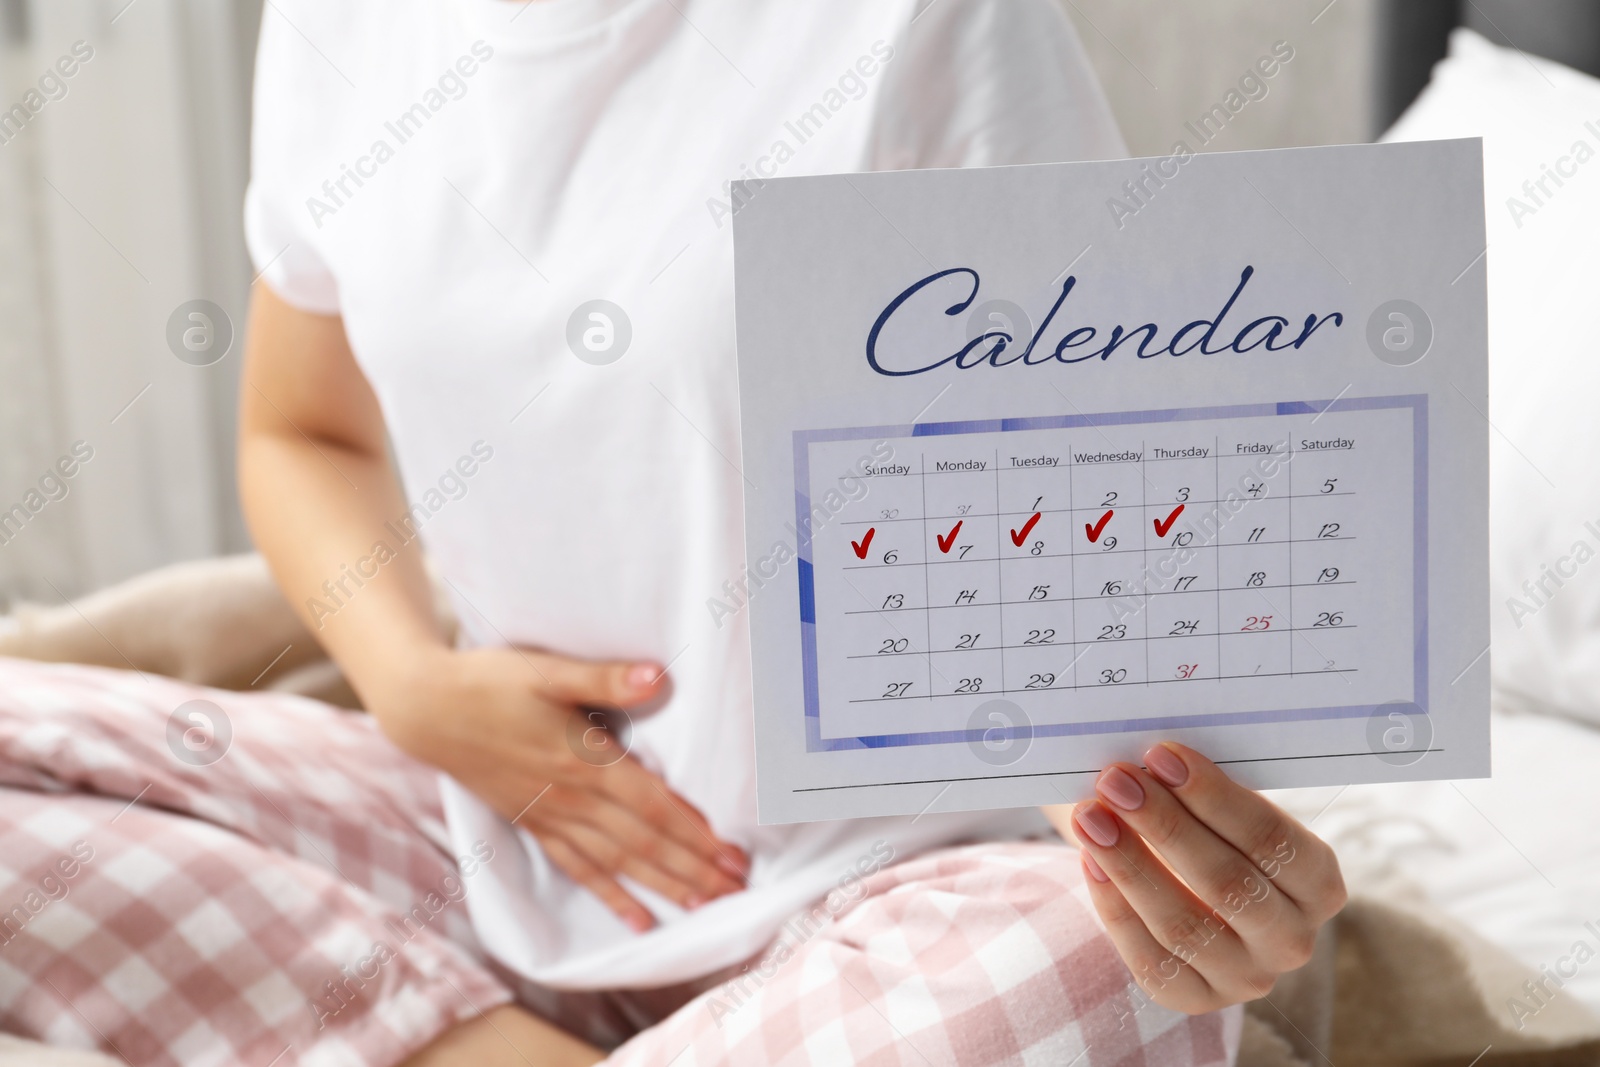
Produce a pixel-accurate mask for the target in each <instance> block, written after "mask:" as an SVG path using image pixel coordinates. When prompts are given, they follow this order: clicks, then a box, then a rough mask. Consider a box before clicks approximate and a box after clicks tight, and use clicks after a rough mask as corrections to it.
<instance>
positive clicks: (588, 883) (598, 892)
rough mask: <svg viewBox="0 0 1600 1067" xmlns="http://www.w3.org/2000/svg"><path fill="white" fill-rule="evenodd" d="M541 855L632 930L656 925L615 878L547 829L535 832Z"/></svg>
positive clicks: (646, 911)
mask: <svg viewBox="0 0 1600 1067" xmlns="http://www.w3.org/2000/svg"><path fill="white" fill-rule="evenodd" d="M535 836H536V837H538V839H539V845H540V847H542V848H543V849H544V854H545V855H546V856H548V857H550V862H551V863H554V864H555V865H556V866H557V867H560V868H561V869H562V870H563V871H565V872H566V873H567V877H568V878H571V879H572V880H573V881H574V882H577V883H578V884H579V885H581V886H583V887H584V888H585V889H587V890H589V892H591V893H593V894H594V895H595V896H597V897H599V898H600V902H601V903H602V904H604V905H605V906H606V907H608V908H610V909H611V910H612V911H613V912H615V913H616V916H617V918H619V919H621V920H622V921H623V922H624V923H626V924H628V926H629V927H631V928H632V929H633V930H635V931H637V932H639V933H641V934H642V933H644V932H645V931H646V930H648V929H650V928H651V927H652V926H654V925H655V924H656V920H655V917H654V916H653V915H651V914H650V909H648V908H646V907H645V906H644V905H643V904H641V903H639V902H638V901H637V900H634V899H633V897H631V896H629V895H628V892H627V890H625V889H623V888H622V887H621V886H620V885H618V884H617V881H616V879H614V878H612V877H611V876H610V875H608V874H606V873H605V872H603V871H601V870H600V868H599V867H597V866H596V865H595V864H594V863H593V862H591V861H590V860H589V859H588V857H586V856H585V855H584V854H583V853H582V852H580V851H579V850H578V849H577V848H576V847H574V846H573V845H572V844H570V843H568V842H567V841H566V840H565V839H563V838H562V837H561V836H560V835H559V834H557V833H554V832H552V831H550V830H544V831H543V832H536V833H535Z"/></svg>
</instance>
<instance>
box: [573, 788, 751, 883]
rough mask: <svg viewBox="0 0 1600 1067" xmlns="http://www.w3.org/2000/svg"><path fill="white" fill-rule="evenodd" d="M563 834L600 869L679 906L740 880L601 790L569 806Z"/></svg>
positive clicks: (740, 881)
mask: <svg viewBox="0 0 1600 1067" xmlns="http://www.w3.org/2000/svg"><path fill="white" fill-rule="evenodd" d="M569 810H570V811H571V812H572V816H571V818H572V820H573V823H572V826H571V828H570V829H569V830H568V831H567V837H568V838H569V839H570V840H571V841H572V843H573V844H575V845H577V846H578V847H579V848H581V849H583V851H584V853H585V854H586V855H587V856H588V857H589V858H590V859H591V860H593V861H594V862H595V863H597V864H599V866H600V867H601V869H602V870H605V871H608V872H614V873H615V872H620V873H622V874H626V875H627V876H628V877H630V878H633V879H635V880H636V881H638V882H640V883H641V884H643V885H647V886H649V887H650V888H651V889H654V890H655V891H656V892H658V893H660V894H662V895H663V896H665V897H667V898H668V899H670V900H673V901H675V902H677V903H678V904H679V905H681V906H683V907H686V908H692V907H696V906H698V905H699V904H702V903H704V902H705V901H707V900H711V899H712V898H714V897H720V896H724V895H726V894H728V893H737V892H738V891H739V890H741V889H743V888H744V883H743V881H742V880H741V879H736V878H735V877H734V876H733V875H731V874H729V873H727V872H726V871H724V870H723V869H722V868H721V867H719V866H718V865H717V864H716V863H715V862H713V861H710V860H707V859H705V858H704V857H702V856H699V855H696V854H695V853H693V852H690V851H689V850H688V849H686V848H684V847H683V846H682V845H680V844H678V843H677V842H676V841H674V840H673V839H672V838H670V837H667V836H665V835H664V834H661V833H658V832H657V831H656V830H655V829H654V828H653V827H651V826H650V825H649V824H647V823H645V822H644V821H643V820H641V819H639V818H638V817H637V816H636V815H635V814H634V813H633V812H631V811H629V810H628V809H627V808H624V807H622V806H621V805H619V804H617V803H615V802H614V801H612V800H611V799H610V798H609V797H607V796H606V795H605V794H602V793H591V794H590V795H589V798H588V802H587V803H583V804H580V805H576V806H573V807H571V808H570V809H569Z"/></svg>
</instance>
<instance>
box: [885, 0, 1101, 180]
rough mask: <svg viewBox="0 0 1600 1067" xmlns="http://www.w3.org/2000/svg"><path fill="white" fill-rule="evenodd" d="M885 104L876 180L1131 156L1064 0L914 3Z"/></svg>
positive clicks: (890, 70)
mask: <svg viewBox="0 0 1600 1067" xmlns="http://www.w3.org/2000/svg"><path fill="white" fill-rule="evenodd" d="M880 93H881V95H880V97H879V102H878V109H877V116H876V120H875V129H874V132H873V140H872V157H873V159H872V161H873V165H874V169H882V170H907V169H917V168H924V167H984V166H1005V165H1009V164H1019V163H1059V162H1065V161H1068V160H1078V159H1119V158H1123V157H1125V156H1126V155H1127V147H1126V145H1125V144H1124V143H1123V140H1122V135H1121V133H1120V132H1119V131H1118V129H1117V124H1116V120H1115V119H1114V118H1113V117H1112V115H1111V109H1110V106H1109V105H1108V104H1107V103H1106V98H1105V94H1104V92H1102V91H1101V88H1100V83H1099V81H1098V80H1097V79H1096V77H1095V74H1094V71H1093V69H1092V68H1091V67H1090V65H1089V60H1088V57H1087V56H1086V55H1085V54H1084V51H1083V46H1082V44H1081V43H1080V42H1079V40H1078V35H1077V32H1076V31H1075V30H1074V29H1073V26H1072V23H1071V22H1070V21H1069V20H1068V19H1067V16H1066V13H1065V11H1063V10H1062V7H1061V4H1060V0H932V2H931V3H930V2H929V0H917V2H916V3H915V4H914V5H913V11H912V13H911V15H910V17H909V19H908V21H907V24H906V25H905V26H904V27H902V29H901V31H900V33H899V35H898V37H897V39H896V41H895V42H894V56H893V58H892V59H891V60H890V62H888V63H887V64H886V65H885V70H884V81H883V83H882V89H881V91H880Z"/></svg>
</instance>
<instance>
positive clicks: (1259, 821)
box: [1144, 742, 1345, 923]
mask: <svg viewBox="0 0 1600 1067" xmlns="http://www.w3.org/2000/svg"><path fill="white" fill-rule="evenodd" d="M1144 762H1145V767H1146V768H1147V769H1148V770H1149V771H1150V773H1151V775H1153V776H1154V777H1155V778H1157V779H1159V780H1160V781H1161V783H1162V784H1163V785H1165V786H1167V787H1168V788H1169V789H1170V790H1171V791H1172V795H1173V796H1174V797H1176V798H1177V799H1178V801H1179V802H1180V803H1181V804H1182V805H1183V806H1184V807H1185V808H1186V809H1188V811H1189V812H1190V813H1192V814H1193V815H1194V817H1195V818H1196V819H1199V820H1200V821H1201V822H1202V823H1205V824H1206V825H1207V826H1209V827H1210V828H1211V829H1212V831H1214V832H1215V833H1216V834H1217V836H1218V837H1220V838H1222V839H1223V840H1224V841H1227V842H1228V843H1229V844H1230V845H1232V846H1233V847H1234V848H1235V849H1236V850H1238V851H1239V852H1240V853H1242V854H1243V855H1244V857H1245V858H1246V859H1248V860H1249V861H1250V862H1251V863H1252V864H1254V865H1255V867H1256V869H1257V870H1259V871H1261V872H1263V873H1264V874H1266V876H1267V877H1268V878H1271V879H1272V882H1273V884H1274V885H1275V886H1277V888H1279V889H1281V890H1282V891H1283V892H1284V893H1286V894H1287V895H1288V896H1289V898H1290V899H1291V900H1293V901H1294V902H1295V904H1296V905H1297V906H1298V907H1299V908H1300V910H1301V911H1302V912H1303V913H1304V914H1305V915H1306V916H1307V917H1309V918H1310V919H1311V920H1312V921H1313V922H1314V923H1321V922H1323V921H1324V920H1326V919H1329V918H1331V917H1332V916H1334V915H1336V914H1338V912H1339V909H1340V908H1342V907H1344V903H1345V889H1344V881H1343V879H1342V878H1341V877H1340V875H1339V861H1338V859H1337V858H1336V857H1335V856H1334V853H1333V849H1332V848H1330V847H1329V846H1328V845H1327V843H1326V842H1324V841H1323V840H1322V839H1321V838H1319V837H1317V836H1316V835H1315V834H1313V833H1312V832H1311V831H1310V830H1308V829H1307V828H1306V827H1304V826H1302V825H1301V824H1300V823H1299V822H1297V821H1296V820H1295V819H1293V818H1291V817H1290V816H1289V815H1288V814H1286V813H1285V812H1284V811H1283V809H1281V808H1279V807H1278V806H1277V805H1276V804H1274V803H1272V801H1270V800H1268V799H1267V798H1266V797H1264V796H1262V795H1261V794H1259V793H1257V792H1255V791H1253V790H1250V789H1246V788H1245V787H1244V786H1242V785H1240V784H1238V783H1237V782H1235V781H1233V780H1232V779H1230V778H1229V777H1228V776H1227V775H1226V774H1224V773H1223V772H1222V770H1221V768H1219V767H1218V766H1217V765H1216V764H1215V763H1212V762H1211V761H1210V760H1208V759H1206V758H1205V757H1204V756H1202V755H1200V753H1198V752H1196V751H1195V750H1194V749H1192V748H1188V747H1187V746H1184V745H1179V744H1175V743H1172V742H1163V743H1162V744H1159V745H1154V746H1152V747H1151V748H1150V750H1149V751H1147V752H1146V753H1145V754H1144Z"/></svg>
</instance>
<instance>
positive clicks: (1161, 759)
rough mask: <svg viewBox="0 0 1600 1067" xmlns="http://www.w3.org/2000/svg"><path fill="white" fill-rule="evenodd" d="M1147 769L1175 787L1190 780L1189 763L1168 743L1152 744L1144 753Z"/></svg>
mask: <svg viewBox="0 0 1600 1067" xmlns="http://www.w3.org/2000/svg"><path fill="white" fill-rule="evenodd" d="M1144 765H1145V769H1146V770H1148V771H1149V772H1150V773H1151V774H1153V775H1155V776H1156V777H1157V778H1159V779H1161V781H1162V782H1163V783H1164V784H1166V785H1170V786H1172V787H1174V788H1176V787H1178V786H1180V785H1182V784H1183V783H1184V782H1187V781H1188V780H1189V765H1188V764H1187V763H1185V762H1183V757H1182V756H1180V755H1178V754H1177V753H1176V752H1174V751H1172V749H1170V748H1168V747H1167V746H1166V745H1151V746H1150V751H1148V752H1146V753H1145V754H1144Z"/></svg>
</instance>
